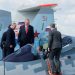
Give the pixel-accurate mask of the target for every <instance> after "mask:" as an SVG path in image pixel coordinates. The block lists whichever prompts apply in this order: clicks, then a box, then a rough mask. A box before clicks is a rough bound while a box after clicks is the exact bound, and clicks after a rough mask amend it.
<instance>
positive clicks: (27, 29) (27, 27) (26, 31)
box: [26, 26, 28, 34]
mask: <svg viewBox="0 0 75 75" xmlns="http://www.w3.org/2000/svg"><path fill="white" fill-rule="evenodd" d="M27 33H28V26H27V27H26V34H27Z"/></svg>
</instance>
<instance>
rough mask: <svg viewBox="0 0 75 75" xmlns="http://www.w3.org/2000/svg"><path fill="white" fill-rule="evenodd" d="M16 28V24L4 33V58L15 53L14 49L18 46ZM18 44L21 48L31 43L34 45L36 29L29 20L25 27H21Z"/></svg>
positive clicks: (26, 21) (2, 45) (2, 44)
mask: <svg viewBox="0 0 75 75" xmlns="http://www.w3.org/2000/svg"><path fill="white" fill-rule="evenodd" d="M15 28H16V23H13V24H12V25H9V27H8V30H7V31H5V32H4V33H3V36H2V39H1V48H2V50H3V58H4V57H6V56H7V55H9V54H11V53H13V52H14V48H15V46H16V41H15V32H14V30H15ZM18 43H19V46H20V47H22V46H24V45H26V44H29V43H30V44H33V43H34V29H33V27H32V26H31V25H30V20H29V19H26V20H25V25H23V26H21V27H20V30H19V34H18Z"/></svg>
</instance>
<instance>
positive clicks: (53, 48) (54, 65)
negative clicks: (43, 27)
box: [48, 24, 62, 75]
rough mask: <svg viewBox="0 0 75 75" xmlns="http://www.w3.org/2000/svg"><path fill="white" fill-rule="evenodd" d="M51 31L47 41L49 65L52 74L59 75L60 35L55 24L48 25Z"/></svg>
mask: <svg viewBox="0 0 75 75" xmlns="http://www.w3.org/2000/svg"><path fill="white" fill-rule="evenodd" d="M50 29H51V31H50V32H49V41H48V49H49V50H50V53H49V60H50V64H51V69H52V74H53V75H55V74H59V73H60V72H61V69H60V60H59V58H60V54H61V50H62V38H61V33H60V32H59V31H57V29H56V27H55V24H51V25H50Z"/></svg>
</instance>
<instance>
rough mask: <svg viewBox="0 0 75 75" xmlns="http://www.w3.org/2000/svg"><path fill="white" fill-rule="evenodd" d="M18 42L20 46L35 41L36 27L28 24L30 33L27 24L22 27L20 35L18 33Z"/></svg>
mask: <svg viewBox="0 0 75 75" xmlns="http://www.w3.org/2000/svg"><path fill="white" fill-rule="evenodd" d="M18 42H19V44H20V47H22V46H24V45H26V44H29V43H30V44H33V43H34V29H33V27H32V26H31V25H29V26H28V33H27V34H26V30H25V25H23V26H21V27H20V31H19V35H18Z"/></svg>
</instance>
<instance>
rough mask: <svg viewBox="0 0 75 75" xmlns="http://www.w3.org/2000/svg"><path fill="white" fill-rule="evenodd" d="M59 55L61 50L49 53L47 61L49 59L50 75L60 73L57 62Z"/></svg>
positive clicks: (57, 49) (58, 62)
mask: <svg viewBox="0 0 75 75" xmlns="http://www.w3.org/2000/svg"><path fill="white" fill-rule="evenodd" d="M60 54H61V48H56V49H53V50H51V51H50V54H49V59H50V64H51V69H52V73H56V72H61V69H60V60H59V58H60Z"/></svg>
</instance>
